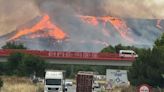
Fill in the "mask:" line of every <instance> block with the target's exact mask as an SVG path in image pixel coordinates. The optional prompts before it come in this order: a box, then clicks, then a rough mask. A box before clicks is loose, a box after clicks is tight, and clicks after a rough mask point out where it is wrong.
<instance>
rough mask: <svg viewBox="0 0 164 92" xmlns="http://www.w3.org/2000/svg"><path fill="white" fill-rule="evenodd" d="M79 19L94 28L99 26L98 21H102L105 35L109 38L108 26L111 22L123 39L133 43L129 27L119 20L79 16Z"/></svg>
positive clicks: (107, 17) (108, 17)
mask: <svg viewBox="0 0 164 92" xmlns="http://www.w3.org/2000/svg"><path fill="white" fill-rule="evenodd" d="M79 17H80V18H81V20H82V21H84V22H86V23H89V24H92V25H93V26H97V25H98V24H99V21H98V20H100V21H102V22H103V26H104V28H103V29H102V31H103V33H104V34H105V35H108V36H109V31H107V29H106V24H107V23H108V22H109V23H111V24H112V25H113V26H114V27H115V28H116V30H117V31H118V33H119V34H120V35H121V37H123V38H124V39H126V40H128V41H130V42H132V41H133V39H132V38H130V37H129V35H128V30H129V28H128V27H127V25H126V23H125V22H124V21H123V20H121V19H119V18H115V17H110V16H106V17H94V16H79Z"/></svg>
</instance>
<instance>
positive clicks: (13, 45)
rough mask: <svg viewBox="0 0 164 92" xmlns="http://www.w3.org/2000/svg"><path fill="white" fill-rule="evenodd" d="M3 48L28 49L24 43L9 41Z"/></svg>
mask: <svg viewBox="0 0 164 92" xmlns="http://www.w3.org/2000/svg"><path fill="white" fill-rule="evenodd" d="M2 49H27V48H26V47H25V46H24V45H23V44H21V43H16V42H7V43H6V44H5V45H4V46H2Z"/></svg>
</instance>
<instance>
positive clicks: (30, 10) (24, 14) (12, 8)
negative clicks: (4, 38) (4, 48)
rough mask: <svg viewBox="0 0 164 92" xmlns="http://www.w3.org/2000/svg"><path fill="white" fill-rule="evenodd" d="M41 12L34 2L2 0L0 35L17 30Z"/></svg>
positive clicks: (0, 6) (0, 1) (28, 0)
mask: <svg viewBox="0 0 164 92" xmlns="http://www.w3.org/2000/svg"><path fill="white" fill-rule="evenodd" d="M39 12H40V11H39V10H38V7H37V6H36V4H34V2H33V0H0V35H3V34H6V33H9V32H11V31H13V30H16V28H17V27H18V26H19V25H22V24H24V23H26V22H28V21H29V20H31V19H33V18H34V17H36V16H38V15H40V13H39Z"/></svg>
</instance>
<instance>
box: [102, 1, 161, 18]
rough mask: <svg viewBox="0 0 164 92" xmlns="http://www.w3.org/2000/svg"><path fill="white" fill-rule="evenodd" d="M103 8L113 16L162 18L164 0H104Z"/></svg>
mask: <svg viewBox="0 0 164 92" xmlns="http://www.w3.org/2000/svg"><path fill="white" fill-rule="evenodd" d="M104 9H105V11H106V12H107V13H109V14H112V15H113V16H119V17H126V18H127V17H128V18H129V17H130V18H142V19H154V18H155V19H164V0H105V2H104Z"/></svg>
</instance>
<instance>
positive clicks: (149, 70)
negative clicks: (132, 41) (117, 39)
mask: <svg viewBox="0 0 164 92" xmlns="http://www.w3.org/2000/svg"><path fill="white" fill-rule="evenodd" d="M121 49H124V50H126V49H128V50H129V49H131V50H134V51H135V52H137V54H139V58H137V60H136V61H135V62H134V63H133V65H132V67H131V68H129V69H128V68H126V69H127V70H129V72H128V78H129V80H130V82H131V84H132V85H134V86H138V85H140V84H145V83H146V84H149V85H151V86H153V87H164V78H163V77H162V74H164V34H163V35H162V37H161V38H159V39H157V40H156V41H155V44H154V47H153V48H152V49H143V48H135V47H134V46H122V45H121V44H119V45H116V46H115V47H113V46H108V47H106V48H104V49H103V50H102V51H101V52H114V53H118V52H119V50H121ZM117 69H120V67H117ZM122 69H123V68H122Z"/></svg>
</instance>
